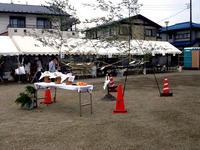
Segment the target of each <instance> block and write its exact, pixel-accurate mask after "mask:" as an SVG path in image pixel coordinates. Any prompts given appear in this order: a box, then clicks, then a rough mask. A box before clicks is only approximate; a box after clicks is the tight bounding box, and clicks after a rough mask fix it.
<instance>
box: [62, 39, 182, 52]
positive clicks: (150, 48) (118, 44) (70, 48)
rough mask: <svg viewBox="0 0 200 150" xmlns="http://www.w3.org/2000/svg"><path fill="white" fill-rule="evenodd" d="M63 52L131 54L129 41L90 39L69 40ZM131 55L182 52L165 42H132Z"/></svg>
mask: <svg viewBox="0 0 200 150" xmlns="http://www.w3.org/2000/svg"><path fill="white" fill-rule="evenodd" d="M64 45H65V47H64V46H63V48H62V51H63V52H66V53H68V54H71V55H74V54H79V55H87V54H90V55H109V54H113V55H126V54H128V53H129V43H128V41H110V42H106V41H100V40H89V39H74V38H71V39H67V40H66V42H65V44H64ZM130 54H131V55H145V54H163V55H165V54H181V51H180V50H179V49H177V48H176V47H174V46H173V45H171V44H170V43H169V42H163V41H146V40H131V41H130Z"/></svg>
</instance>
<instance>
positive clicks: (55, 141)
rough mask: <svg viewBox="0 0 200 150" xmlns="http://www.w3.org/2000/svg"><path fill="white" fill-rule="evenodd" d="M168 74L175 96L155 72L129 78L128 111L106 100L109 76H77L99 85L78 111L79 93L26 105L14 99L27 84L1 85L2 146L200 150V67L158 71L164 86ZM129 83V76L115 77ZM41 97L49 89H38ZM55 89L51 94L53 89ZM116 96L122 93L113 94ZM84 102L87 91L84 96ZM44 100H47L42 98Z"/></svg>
mask: <svg viewBox="0 0 200 150" xmlns="http://www.w3.org/2000/svg"><path fill="white" fill-rule="evenodd" d="M165 76H167V77H168V82H169V88H170V91H171V92H173V96H172V97H160V95H159V91H158V88H157V85H156V81H155V78H154V75H153V74H147V75H130V76H128V78H127V84H126V90H125V96H124V103H125V107H126V109H127V111H128V113H127V114H112V111H113V109H114V108H115V106H116V101H111V100H105V99H104V100H102V99H103V98H104V96H105V95H106V91H104V90H103V83H104V78H97V79H78V80H76V81H84V82H87V83H88V84H93V85H94V90H93V94H92V95H93V114H91V113H90V107H89V106H85V107H83V109H82V117H80V116H79V101H78V93H77V92H75V91H66V90H61V89H59V90H57V102H56V103H53V104H50V105H48V106H47V105H46V104H40V103H39V104H38V108H36V109H33V110H24V109H21V108H20V105H17V104H16V103H15V102H14V101H15V99H16V97H17V96H18V95H19V93H20V92H22V91H24V89H25V87H26V86H27V85H33V84H17V83H4V84H1V85H0V91H1V92H0V114H1V115H0V149H2V150H199V149H200V127H199V124H200V117H199V115H200V109H199V108H200V99H199V95H200V94H199V93H200V90H199V89H200V88H199V87H200V72H199V71H188V70H187V71H185V70H184V71H183V72H181V73H179V72H173V73H162V74H156V79H157V81H158V85H159V87H160V90H161V91H162V89H163V80H164V77H165ZM113 79H114V82H115V84H118V83H121V84H122V86H124V81H125V77H114V78H113ZM38 94H39V96H43V95H44V91H43V90H40V91H38ZM51 94H52V93H51ZM112 95H113V96H115V97H117V93H112ZM82 96H83V98H84V101H87V99H88V98H89V96H88V94H83V95H82ZM39 101H40V102H42V101H43V100H42V99H41V100H39Z"/></svg>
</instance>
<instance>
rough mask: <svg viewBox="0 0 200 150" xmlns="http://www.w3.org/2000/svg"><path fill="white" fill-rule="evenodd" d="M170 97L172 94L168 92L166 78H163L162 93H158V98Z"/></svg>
mask: <svg viewBox="0 0 200 150" xmlns="http://www.w3.org/2000/svg"><path fill="white" fill-rule="evenodd" d="M172 95H173V93H171V92H169V86H168V79H167V77H165V79H164V87H163V92H162V93H160V96H172Z"/></svg>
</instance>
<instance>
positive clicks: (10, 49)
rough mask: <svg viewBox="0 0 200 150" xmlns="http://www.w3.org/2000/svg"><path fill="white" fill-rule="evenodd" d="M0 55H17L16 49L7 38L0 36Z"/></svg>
mask: <svg viewBox="0 0 200 150" xmlns="http://www.w3.org/2000/svg"><path fill="white" fill-rule="evenodd" d="M0 43H1V44H0V55H3V56H15V55H19V51H18V49H17V48H16V47H15V45H14V43H13V42H12V40H11V38H10V37H9V36H0Z"/></svg>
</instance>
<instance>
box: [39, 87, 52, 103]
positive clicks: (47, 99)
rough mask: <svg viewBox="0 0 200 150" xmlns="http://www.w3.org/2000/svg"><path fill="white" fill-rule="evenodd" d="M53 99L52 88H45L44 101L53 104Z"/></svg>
mask: <svg viewBox="0 0 200 150" xmlns="http://www.w3.org/2000/svg"><path fill="white" fill-rule="evenodd" d="M52 102H53V101H52V100H51V90H50V88H47V89H45V91H44V100H43V102H42V103H44V104H51V103H52Z"/></svg>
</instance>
